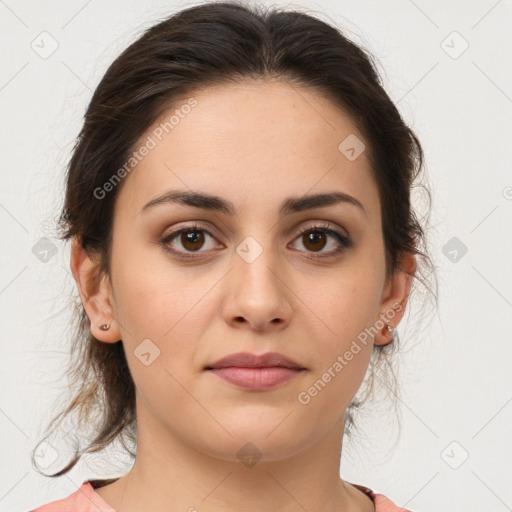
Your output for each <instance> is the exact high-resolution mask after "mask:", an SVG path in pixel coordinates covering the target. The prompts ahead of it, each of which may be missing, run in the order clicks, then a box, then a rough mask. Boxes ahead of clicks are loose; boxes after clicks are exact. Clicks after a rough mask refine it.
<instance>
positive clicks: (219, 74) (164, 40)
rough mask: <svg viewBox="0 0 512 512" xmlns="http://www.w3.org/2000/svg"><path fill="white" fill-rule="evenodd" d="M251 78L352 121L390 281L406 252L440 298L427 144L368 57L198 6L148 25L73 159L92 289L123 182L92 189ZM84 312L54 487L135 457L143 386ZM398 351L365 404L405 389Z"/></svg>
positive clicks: (68, 199) (282, 24) (286, 27)
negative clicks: (107, 454) (65, 455)
mask: <svg viewBox="0 0 512 512" xmlns="http://www.w3.org/2000/svg"><path fill="white" fill-rule="evenodd" d="M251 78H253V79H259V80H268V79H279V80H286V81H287V82H288V83H290V84H291V85H294V86H299V87H300V86H302V87H307V88H310V89H311V88H312V89H314V90H316V91H318V92H320V93H321V94H323V95H324V96H325V97H327V98H328V99H330V100H331V101H332V102H333V103H334V104H335V105H337V106H339V107H340V108H342V109H343V111H345V112H347V113H348V114H349V115H351V117H352V119H353V121H354V122H355V123H356V126H357V128H358V130H359V131H360V133H361V134H362V135H363V136H364V138H365V141H366V143H367V144H368V145H367V151H368V154H369V156H370V161H371V167H372V173H373V176H374V178H375V180H376V183H377V185H378V189H379V195H380V201H381V208H382V209H381V215H382V231H383V239H384V243H385V258H386V272H387V276H388V277H389V276H391V275H393V273H395V272H396V271H397V270H398V269H400V263H401V256H402V255H403V254H404V253H407V252H409V253H414V254H416V255H417V256H418V260H419V261H418V269H417V271H416V274H415V280H414V282H413V285H414V284H415V281H416V280H420V282H422V283H423V284H424V285H425V287H426V289H427V290H428V291H430V292H431V290H430V289H429V286H428V283H427V279H423V277H424V276H427V274H428V276H427V277H430V276H431V275H433V272H431V270H432V269H433V265H432V264H431V262H430V258H429V256H428V251H427V250H426V244H425V235H424V230H423V228H422V226H421V224H420V222H419V221H418V219H417V216H416V213H415V211H414V209H413V207H412V205H411V191H412V189H413V186H418V184H417V181H418V180H417V178H418V177H419V173H420V171H421V170H422V168H423V153H422V149H421V145H420V143H419V141H418V139H417V138H416V136H415V134H414V133H413V131H412V130H411V129H410V128H409V127H408V126H407V125H406V124H405V123H404V121H403V120H402V118H401V116H400V114H399V112H398V110H397V108H396V107H395V105H394V104H393V102H392V101H391V99H390V98H389V96H388V95H387V94H386V92H385V91H384V88H383V86H382V84H381V79H380V77H379V75H378V72H377V70H376V66H375V63H374V62H373V59H372V57H371V55H370V54H368V53H366V52H365V51H364V50H363V49H361V48H360V47H359V46H358V45H356V44H354V43H353V42H351V41H350V40H349V39H348V38H347V37H345V36H344V35H343V34H342V33H341V32H340V31H339V30H338V29H336V28H334V27H333V26H331V25H329V24H327V23H325V22H323V21H321V20H320V19H318V18H316V17H313V16H311V15H308V14H306V13H302V12H299V11H297V10H295V11H286V10H283V9H281V8H278V7H272V8H266V7H249V6H246V5H244V4H242V3H238V2H222V3H204V4H202V5H196V6H194V7H190V8H187V9H185V10H182V11H181V12H178V13H177V14H173V15H172V16H170V17H168V18H166V19H164V20H163V21H161V22H159V23H158V24H156V25H154V26H152V27H150V28H149V29H148V30H146V31H145V32H144V33H143V34H142V35H141V37H140V38H139V39H138V40H136V41H135V42H134V43H133V44H131V45H130V46H129V47H128V48H127V49H126V50H124V51H123V52H122V54H121V55H120V56H119V57H118V58H117V59H116V60H115V61H114V62H113V63H112V64H111V66H110V67H109V68H108V70H107V72H106V73H105V75H104V77H103V79H102V80H101V82H100V84H99V85H98V87H97V88H96V90H95V92H94V95H93V97H92V99H91V102H90V104H89V107H88V109H87V112H86V114H85V118H84V123H83V127H82V129H81V131H80V134H79V136H78V138H77V141H76V144H75V146H74V148H73V152H72V156H71V159H70V161H69V165H68V169H67V176H66V180H67V181H66V195H65V204H64V208H63V211H62V213H61V216H60V219H59V228H60V229H61V238H62V239H63V240H69V239H72V238H76V239H77V240H78V241H79V243H80V244H81V245H82V246H83V247H84V249H86V250H87V251H88V253H89V254H90V255H95V256H97V261H98V268H97V269H96V270H97V272H96V273H95V274H94V275H91V284H90V286H91V289H93V288H94V286H96V284H97V282H98V281H97V280H98V278H99V276H101V275H102V274H103V273H107V274H109V273H110V250H111V241H112V225H113V212H114V204H115V200H116V197H117V194H118V193H119V190H120V188H121V186H122V183H121V184H120V185H119V186H117V187H113V190H112V191H111V192H109V193H108V194H106V195H105V196H104V197H102V198H101V199H99V198H97V195H96V194H95V190H98V188H101V187H102V186H103V185H104V184H105V183H106V182H108V181H109V180H110V179H111V177H112V176H113V175H114V173H115V172H116V171H117V170H118V169H120V168H121V167H122V166H123V164H124V163H125V162H126V161H127V159H128V158H129V155H130V154H131V152H132V151H133V148H134V147H136V144H137V143H138V141H139V140H140V138H141V136H142V135H143V134H144V133H145V132H146V131H147V130H148V129H149V128H150V127H151V126H152V125H153V124H154V123H155V121H156V120H158V119H159V118H160V117H161V116H162V114H163V113H165V112H166V111H168V109H170V108H171V106H173V105H176V104H177V102H178V100H181V99H182V98H184V97H186V95H190V94H192V93H193V91H194V90H200V89H201V88H203V87H206V86H209V85H218V84H223V83H224V84H226V83H240V82H243V81H244V80H248V79H251ZM340 142H341V141H340ZM422 188H423V189H425V190H426V187H425V186H424V185H422ZM426 191H427V195H428V199H429V205H430V194H429V193H428V190H426ZM425 270H426V272H424V271H425ZM435 297H436V299H437V288H436V292H435ZM75 307H76V317H75V319H76V326H75V327H76V330H75V332H74V334H73V336H74V339H73V345H72V357H74V362H73V363H72V365H71V367H70V369H69V370H68V377H69V379H70V383H71V384H74V385H75V387H76V388H77V389H76V393H75V395H74V397H73V398H72V400H71V401H70V403H69V405H68V406H67V407H66V408H65V410H63V411H62V412H61V413H60V415H59V416H57V417H56V418H54V419H53V421H52V422H51V424H50V425H49V427H48V430H47V432H50V431H52V432H53V429H54V425H55V424H56V422H57V421H59V422H60V421H61V420H62V419H64V418H66V417H68V416H69V415H71V413H74V414H75V415H76V420H75V422H72V423H71V430H73V431H74V432H75V441H76V445H75V448H74V456H73V457H72V460H71V461H70V462H69V463H68V464H67V465H66V466H65V467H64V468H63V469H61V470H60V471H58V472H56V473H54V474H52V475H48V476H54V477H56V476H60V475H63V474H64V473H66V472H68V471H69V470H70V469H71V468H73V467H74V466H75V464H76V463H77V462H78V461H79V459H80V457H81V456H82V454H84V453H93V452H97V451H100V450H102V449H103V448H105V447H107V446H109V445H110V443H112V442H113V441H114V440H116V439H119V440H121V442H122V445H123V447H124V448H125V449H126V450H127V451H128V452H129V454H130V455H131V456H132V457H134V456H135V453H134V451H133V448H135V447H136V414H135V386H134V382H133V380H132V377H131V375H130V372H129V368H128V365H127V362H126V358H125V353H124V347H123V343H122V341H121V340H120V341H118V342H117V343H103V342H101V341H99V340H97V339H96V338H94V337H93V336H92V335H91V333H90V321H89V318H88V316H87V314H86V312H85V310H84V308H83V305H82V303H81V300H80V298H79V297H78V298H75ZM396 350H397V347H396V344H391V345H388V346H385V347H382V346H377V345H374V348H373V350H372V362H371V365H370V368H369V369H370V370H371V371H370V378H369V380H368V383H369V384H368V386H367V388H366V389H367V393H366V395H367V396H368V395H369V393H370V391H371V390H372V388H373V379H374V377H375V370H376V369H377V368H378V367H379V366H381V367H385V369H386V372H383V374H382V375H381V377H382V378H384V377H383V375H387V376H388V377H386V378H387V379H389V378H391V380H392V381H395V380H396V379H395V377H394V376H393V371H392V367H391V365H390V361H391V356H392V354H393V353H394V352H393V351H395V352H396ZM388 370H389V371H388ZM390 375H391V377H389V376H390ZM388 382H390V381H389V380H388ZM395 384H396V382H395ZM388 388H389V389H388V391H390V392H391V394H392V395H394V396H397V394H396V386H395V385H394V384H392V385H390V386H388ZM365 401H366V397H364V398H361V397H360V398H358V399H354V400H353V402H352V403H351V404H350V406H349V407H348V409H347V415H346V424H345V431H346V433H347V434H350V429H351V427H352V426H353V425H354V416H353V413H352V412H353V411H354V410H355V409H357V408H358V407H360V406H361V405H362V404H363V403H364V402H365ZM81 428H83V433H85V431H87V430H91V431H92V432H93V434H92V439H90V442H89V443H88V445H87V446H86V447H85V449H82V448H80V443H79V440H77V439H76V432H81V433H82V431H81ZM64 435H65V434H62V435H61V436H59V437H64ZM84 435H85V434H84ZM34 451H35V450H34ZM32 461H33V464H34V457H32Z"/></svg>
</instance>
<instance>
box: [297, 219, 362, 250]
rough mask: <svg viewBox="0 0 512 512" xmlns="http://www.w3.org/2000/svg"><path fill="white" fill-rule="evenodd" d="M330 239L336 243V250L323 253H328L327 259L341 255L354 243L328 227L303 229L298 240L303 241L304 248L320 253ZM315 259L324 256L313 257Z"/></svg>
mask: <svg viewBox="0 0 512 512" xmlns="http://www.w3.org/2000/svg"><path fill="white" fill-rule="evenodd" d="M329 237H331V238H333V239H334V240H335V242H334V249H332V250H327V251H323V252H322V254H323V253H327V257H328V256H333V255H336V254H338V253H341V252H343V251H344V250H345V249H348V248H349V247H351V246H352V242H351V240H350V238H349V237H348V236H346V235H343V234H342V233H339V232H338V231H336V230H334V229H331V228H329V227H327V226H311V227H308V228H306V229H303V230H302V231H301V232H300V234H299V236H298V237H297V238H296V240H301V242H302V244H303V245H304V247H306V248H307V249H309V250H311V251H312V252H314V253H319V252H321V251H322V250H323V249H324V248H325V247H326V246H327V245H328V238H329ZM313 257H314V258H316V257H324V256H316V255H313Z"/></svg>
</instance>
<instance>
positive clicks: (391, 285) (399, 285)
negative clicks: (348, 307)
mask: <svg viewBox="0 0 512 512" xmlns="http://www.w3.org/2000/svg"><path fill="white" fill-rule="evenodd" d="M402 258H403V259H402V262H401V265H400V270H398V271H397V272H396V273H395V274H394V275H392V276H391V277H390V278H389V280H388V283H387V284H386V287H385V289H384V292H383V294H382V300H381V307H380V309H379V319H380V322H378V319H376V322H375V323H376V324H377V325H380V324H382V322H384V327H383V328H382V329H381V330H380V331H379V332H377V334H376V335H375V338H374V343H375V344H376V345H388V344H389V343H391V342H392V341H393V335H392V333H390V332H389V331H388V329H387V326H388V325H389V326H390V327H391V328H393V329H396V327H397V325H398V324H399V323H400V320H401V319H402V317H403V315H404V313H405V306H406V305H407V300H408V298H409V294H410V291H411V284H412V280H413V278H414V274H415V273H416V256H415V255H414V254H412V253H410V252H404V253H403V256H402Z"/></svg>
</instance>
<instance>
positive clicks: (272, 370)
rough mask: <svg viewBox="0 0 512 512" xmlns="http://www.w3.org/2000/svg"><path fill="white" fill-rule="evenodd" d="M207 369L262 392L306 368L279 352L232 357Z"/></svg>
mask: <svg viewBox="0 0 512 512" xmlns="http://www.w3.org/2000/svg"><path fill="white" fill-rule="evenodd" d="M205 370H208V371H210V372H211V373H213V374H215V375H217V376H218V377H221V378H222V379H224V380H226V381H228V382H230V383H231V384H234V385H235V386H238V387H241V388H244V389H247V390H251V391H263V390H267V389H272V388H275V387H277V386H279V385H282V384H284V383H285V382H288V381H289V380H291V379H293V378H294V377H296V376H297V375H299V374H300V373H301V372H302V371H303V370H305V368H303V367H302V366H301V365H300V364H299V363H297V362H296V361H293V360H292V359H290V358H288V357H286V356H284V355H283V354H279V353H277V352H267V353H266V354H261V355H258V354H251V353H249V352H238V353H236V354H230V355H228V356H226V357H223V358H222V359H219V360H218V361H216V362H215V363H212V364H210V365H208V366H206V367H205Z"/></svg>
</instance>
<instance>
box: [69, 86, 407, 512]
mask: <svg viewBox="0 0 512 512" xmlns="http://www.w3.org/2000/svg"><path fill="white" fill-rule="evenodd" d="M193 97H194V98H195V99H196V100H197V106H195V107H194V108H193V109H192V110H191V112H190V113H189V114H188V115H187V116H185V117H184V118H183V119H180V122H179V124H178V125H177V126H175V127H174V129H173V130H172V131H171V132H169V134H168V135H167V136H165V137H164V138H163V140H162V141H161V142H159V143H158V145H157V146H156V147H155V148H154V149H151V151H149V154H148V155H147V156H146V157H145V158H144V159H143V160H142V161H141V162H140V163H139V164H138V165H137V166H136V167H135V169H134V170H133V171H132V172H131V173H130V174H129V175H128V176H127V177H126V178H125V180H126V181H125V182H124V183H123V186H122V188H121V190H120V193H119V196H118V198H117V200H116V207H115V214H114V227H113V248H112V260H111V279H109V278H108V277H107V276H104V277H103V279H102V280H101V282H100V284H99V286H98V287H97V288H96V289H94V290H92V291H91V292H90V293H89V294H87V293H86V290H87V280H86V276H87V272H88V271H90V269H91V268H93V267H94V265H95V264H96V263H97V262H95V261H94V260H91V259H90V258H89V257H88V256H87V254H86V253H85V252H84V251H83V250H82V249H81V248H80V247H79V246H78V244H76V243H74V244H73V248H72V257H71V268H72V271H73V275H74V277H75V279H76V280H77V284H78V288H79V291H80V294H81V297H82V301H83V304H84V306H85V308H86V311H87V313H88V316H89V318H90V320H91V332H92V334H93V335H94V336H95V337H96V338H97V339H99V340H101V341H104V342H105V343H113V342H116V341H118V340H119V339H122V340H123V345H124V348H125V352H126V355H127V360H128V364H129V367H130V371H131V373H132V376H133V379H134V382H135V385H136V389H137V392H136V394H137V418H138V448H137V457H136V460H135V463H134V466H133V468H132V470H131V471H130V472H129V473H127V474H126V475H124V476H123V477H121V478H120V479H119V480H117V481H116V482H115V483H113V484H110V485H108V486H105V487H102V488H100V489H98V490H97V491H96V492H97V493H98V494H99V495H100V496H101V497H102V498H103V499H104V500H105V501H106V502H107V503H109V504H110V505H111V506H112V507H114V508H115V509H116V510H117V511H118V512H131V511H135V510H183V511H185V510H189V509H190V510H193V509H191V507H195V508H196V509H197V510H199V511H212V512H213V511H224V512H226V511H232V510H244V511H248V512H251V511H258V512H261V511H262V510H280V511H285V512H288V511H298V510H303V508H302V507H304V508H305V509H306V510H326V511H331V510H332V511H334V510H345V511H356V510H357V511H363V510H364V511H371V510H374V507H373V504H372V502H371V500H370V499H369V498H368V497H367V496H365V495H364V494H363V493H362V492H361V491H359V490H357V489H355V487H353V486H351V485H350V484H348V483H347V482H344V481H343V480H341V479H340V476H339V467H340V454H341V448H342V436H343V426H344V421H345V410H346V408H347V406H348V405H349V403H350V402H351V400H352V398H353V397H354V395H355V393H356V392H357V390H358V388H359V387H360V385H361V382H362V380H363V378H364V375H365V373H366V370H367V367H368V363H369V359H370V354H371V350H372V345H373V343H377V344H382V345H385V344H387V343H389V342H390V341H391V335H390V334H385V333H378V334H377V335H375V337H374V339H373V337H370V338H369V339H368V342H367V344H366V345H364V344H362V343H360V344H359V345H360V347H361V350H360V351H359V352H358V353H357V355H354V357H353V359H352V360H351V361H349V362H348V363H347V364H346V365H345V366H344V367H343V369H342V371H339V372H338V373H336V376H335V377H333V378H332V379H331V381H330V382H329V383H327V384H326V385H325V387H324V388H323V389H322V390H321V391H320V392H318V394H317V395H316V396H314V397H312V398H311V400H310V401H309V403H307V404H305V405H304V404H301V403H300V402H299V400H298V398H297V397H298V395H299V393H301V392H304V391H307V390H308V389H309V388H310V387H311V386H312V385H313V384H314V383H315V382H316V381H317V380H318V379H319V378H321V376H322V374H324V373H325V372H326V371H327V370H328V368H329V367H332V366H333V364H334V363H335V362H336V361H337V358H338V356H343V354H344V353H345V352H346V351H347V350H348V349H349V348H350V346H351V344H352V342H353V341H354V340H357V336H358V335H359V334H360V333H361V332H363V331H364V330H365V328H370V327H371V326H374V325H375V324H376V322H377V321H378V320H379V318H384V319H389V317H384V315H385V314H386V313H387V312H389V311H390V310H392V309H393V305H395V306H396V304H400V305H401V309H400V310H399V311H398V312H396V314H395V315H394V317H392V318H391V319H389V320H388V323H389V324H390V325H391V327H396V326H397V324H398V323H399V321H400V319H401V317H402V315H403V312H404V309H405V304H406V301H407V298H408V294H409V291H410V285H411V280H412V277H411V275H412V274H413V273H414V270H415V259H414V256H412V255H409V256H408V258H406V260H405V264H404V267H403V268H404V270H405V271H403V272H399V273H397V274H396V275H395V276H394V277H393V278H392V279H391V280H389V281H388V282H386V280H385V267H384V262H385V259H384V242H383V238H382V231H381V216H380V203H379V197H378V189H377V186H376V184H375V182H374V180H373V178H372V176H371V172H370V167H369V161H368V159H367V155H366V153H365V152H363V153H362V154H361V155H360V156H359V157H358V158H356V159H355V160H353V161H350V160H349V159H347V158H346V157H345V156H344V155H343V154H342V153H341V152H340V151H339V150H338V146H339V144H340V142H342V141H343V140H344V139H345V138H346V137H347V136H348V135H350V134H356V135H357V136H358V137H359V139H360V140H362V141H364V139H363V137H362V135H360V134H359V133H358V131H357V130H356V128H355V125H354V124H353V122H352V120H351V119H350V117H348V116H347V115H346V114H344V113H343V112H342V111H341V110H339V109H337V108H335V107H334V105H333V104H332V103H330V102H329V101H328V100H327V99H325V98H324V97H323V96H321V95H320V94H319V93H316V92H314V91H312V90H310V89H306V88H303V87H298V86H295V85H294V86H293V87H292V86H291V84H290V83H288V82H285V81H271V82H269V81H267V82H263V81H248V82H246V83H244V84H240V85H232V84H230V85H222V86H215V87H211V88H208V89H200V90H199V91H197V92H195V93H194V94H193ZM184 103H185V100H184ZM178 108H179V105H178ZM173 110H174V108H173ZM166 118H168V114H167V117H166ZM159 123H160V120H159V122H157V123H155V125H154V126H157V125H158V124H159ZM152 128H154V127H152ZM150 132H151V130H149V131H148V133H147V134H149V133H150ZM147 134H146V135H145V136H144V137H142V138H141V141H144V140H145V139H146V137H147ZM364 143H365V144H366V147H367V148H368V147H369V146H368V143H367V141H364ZM170 190H179V191H189V192H192V191H193V192H201V193H207V194H211V195H214V196H218V197H219V198H223V199H225V200H227V201H230V202H232V203H233V206H234V208H235V212H236V213H235V214H234V215H228V214H226V213H223V212H219V211H209V210H206V209H200V208H197V207H191V206H186V205H181V204H176V203H164V204H160V205H158V206H155V207H153V208H148V209H147V210H146V211H144V212H142V211H141V209H142V207H143V206H144V205H145V204H146V203H148V202H149V201H151V200H152V199H154V198H156V197H158V196H160V195H162V194H164V193H166V192H168V191H170ZM334 191H337V192H343V193H346V194H349V195H351V196H353V197H355V198H356V199H357V200H359V201H360V202H361V203H362V205H363V206H364V210H365V211H363V210H362V209H360V208H358V207H357V206H355V205H353V204H350V203H344V202H340V203H336V204H333V205H330V206H323V207H317V208H314V209H309V210H306V211H301V212H295V213H291V214H288V215H285V216H283V217H282V218H281V217H280V215H279V208H280V206H281V203H282V202H283V201H284V200H285V199H286V198H288V197H291V196H293V197H301V196H304V195H310V194H319V193H329V192H334ZM318 223H321V225H326V224H327V225H328V226H329V227H330V228H331V229H333V230H335V231H336V230H337V231H338V232H339V233H340V234H342V235H345V236H349V237H350V239H351V241H352V243H353V244H352V246H351V247H348V248H345V250H344V251H343V252H341V253H338V254H334V250H335V249H336V248H337V247H339V242H338V241H337V239H336V238H335V237H334V236H333V235H330V234H328V233H325V232H324V238H320V242H317V245H316V246H315V245H314V243H308V240H309V239H308V237H307V236H306V235H300V230H301V229H302V228H311V227H313V226H314V225H315V224H318ZM195 224H197V225H198V226H199V227H200V229H203V230H206V231H207V233H206V232H205V231H200V232H199V234H202V235H203V236H204V239H203V242H202V244H201V242H195V244H194V243H190V242H189V243H188V244H187V240H186V239H185V238H184V235H182V236H180V235H177V236H176V237H175V238H174V241H172V242H168V244H167V245H168V246H171V247H172V248H174V249H175V250H177V251H181V253H187V254H191V255H192V256H195V259H188V260H187V259H180V258H178V257H177V256H175V255H172V254H169V253H168V252H166V251H165V249H164V245H163V244H162V243H160V240H161V239H162V238H164V236H165V235H167V234H168V233H169V232H170V231H171V230H173V229H181V228H184V227H190V228H192V227H193V226H194V225H195ZM208 233H210V234H208ZM247 237H252V239H254V241H255V242H256V243H255V242H251V243H252V244H253V245H248V246H246V245H245V242H246V240H245V239H246V238H247ZM322 240H323V242H322ZM183 241H185V244H183ZM242 242H244V243H242ZM239 247H243V248H246V247H247V248H248V251H249V252H248V254H251V255H254V254H255V252H254V251H255V250H256V249H255V247H256V248H257V247H260V248H261V250H262V252H261V254H260V255H259V256H258V257H257V258H256V259H254V260H253V261H250V262H248V261H246V259H244V258H242V257H241V256H240V255H239V253H238V252H237V248H239ZM315 247H316V248H317V249H316V250H315ZM194 249H195V250H194ZM241 254H243V253H241ZM328 254H331V256H328ZM315 255H317V256H319V257H318V258H317V259H315ZM410 274H411V275H410ZM105 323H106V324H110V323H111V327H110V329H109V330H108V331H102V330H101V329H100V328H99V327H100V325H101V324H105ZM146 339H149V340H151V342H150V345H147V347H150V348H149V349H147V348H146V350H150V352H151V351H153V352H151V353H154V350H155V347H157V350H159V351H160V353H159V356H158V357H156V359H154V360H153V362H151V364H149V365H145V364H143V363H142V362H141V360H140V359H139V358H138V357H137V356H136V354H137V353H138V352H137V347H138V346H139V345H140V344H141V342H142V341H143V340H146ZM146 343H147V342H146ZM139 350H140V349H139ZM234 352H251V353H254V354H263V353H266V352H279V353H281V354H284V355H285V356H287V357H290V358H292V359H294V360H295V361H297V362H299V363H300V364H301V366H303V367H305V368H306V370H305V371H303V372H301V373H300V374H298V375H297V376H296V377H295V378H294V379H292V380H291V381H288V382H286V383H285V384H282V385H280V386H279V387H277V388H274V389H271V390H267V391H256V392H255V391H247V390H244V389H241V388H238V387H236V386H234V385H233V384H230V383H228V382H226V381H224V380H223V379H221V378H219V377H218V376H216V375H214V374H212V372H208V371H205V370H204V367H205V366H206V365H207V364H208V363H210V364H211V363H212V362H214V361H216V360H218V359H219V358H221V357H224V356H226V355H228V354H232V353H234ZM249 442H250V443H252V444H253V445H254V446H255V447H257V450H258V452H259V453H260V454H261V459H260V460H259V461H258V462H257V463H256V464H255V465H254V466H252V467H249V466H247V465H245V464H243V463H242V462H241V461H240V460H239V458H238V457H237V455H236V454H237V452H239V450H240V449H242V447H244V446H245V445H246V444H247V443H249Z"/></svg>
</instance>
